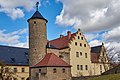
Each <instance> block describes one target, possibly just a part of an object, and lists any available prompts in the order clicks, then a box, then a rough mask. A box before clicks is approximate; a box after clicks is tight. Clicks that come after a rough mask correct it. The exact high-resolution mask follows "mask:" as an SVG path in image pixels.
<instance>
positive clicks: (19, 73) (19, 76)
mask: <svg viewBox="0 0 120 80" xmlns="http://www.w3.org/2000/svg"><path fill="white" fill-rule="evenodd" d="M6 67H9V68H10V70H11V71H14V68H17V73H15V75H14V76H15V77H16V78H17V79H18V80H22V78H24V80H26V79H27V78H28V77H29V66H6ZM22 68H24V69H25V72H22Z"/></svg>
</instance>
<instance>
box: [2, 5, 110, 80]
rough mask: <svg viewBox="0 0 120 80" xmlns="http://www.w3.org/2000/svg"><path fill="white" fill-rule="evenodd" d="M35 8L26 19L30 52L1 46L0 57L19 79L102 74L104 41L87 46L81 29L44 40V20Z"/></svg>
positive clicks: (62, 78)
mask: <svg viewBox="0 0 120 80" xmlns="http://www.w3.org/2000/svg"><path fill="white" fill-rule="evenodd" d="M36 7H37V10H36V12H35V13H34V14H33V16H32V17H31V18H30V19H28V24H29V51H28V49H24V48H15V47H9V49H5V48H6V47H7V46H6V47H3V46H2V47H0V50H2V52H0V53H2V54H0V60H3V61H4V62H5V64H10V65H12V66H9V67H10V68H11V69H12V70H14V71H15V72H16V76H17V79H18V80H26V79H28V76H29V79H30V80H40V79H41V80H71V77H80V76H93V75H101V74H102V73H103V72H105V71H107V70H109V67H110V66H109V60H108V57H107V54H106V50H105V47H104V44H103V43H102V45H100V46H95V47H90V46H89V44H88V42H87V41H86V38H85V36H84V35H83V33H82V32H81V30H80V29H78V30H77V32H75V33H71V32H70V31H68V32H67V35H66V36H64V35H60V37H59V38H57V39H54V40H51V41H47V35H46V23H47V20H46V19H45V18H44V17H43V16H42V15H41V14H40V12H39V11H38V5H37V6H36ZM11 48H12V49H11ZM4 51H5V52H4ZM6 51H7V52H6ZM1 56H2V57H1ZM28 56H29V57H28ZM28 64H29V65H28ZM29 67H30V68H29ZM28 72H29V73H28Z"/></svg>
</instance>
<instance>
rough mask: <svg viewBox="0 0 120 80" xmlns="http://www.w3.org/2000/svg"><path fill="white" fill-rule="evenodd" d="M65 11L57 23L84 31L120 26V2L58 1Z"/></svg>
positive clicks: (112, 0) (91, 0) (97, 0)
mask: <svg viewBox="0 0 120 80" xmlns="http://www.w3.org/2000/svg"><path fill="white" fill-rule="evenodd" d="M58 1H60V2H62V3H63V10H62V11H61V14H60V15H57V16H56V23H57V24H60V25H67V26H73V27H74V28H75V29H77V28H80V29H82V30H83V31H87V32H89V31H90V32H91V31H101V30H108V29H111V28H114V27H117V26H120V23H119V21H120V14H119V13H120V7H119V6H120V0H71V1H69V0H58Z"/></svg>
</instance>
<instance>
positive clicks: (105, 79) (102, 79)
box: [87, 74, 120, 80]
mask: <svg viewBox="0 0 120 80" xmlns="http://www.w3.org/2000/svg"><path fill="white" fill-rule="evenodd" d="M87 80H120V74H109V75H102V76H99V77H94V78H89V79H87Z"/></svg>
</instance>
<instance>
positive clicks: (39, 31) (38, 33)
mask: <svg viewBox="0 0 120 80" xmlns="http://www.w3.org/2000/svg"><path fill="white" fill-rule="evenodd" d="M47 22H48V21H47V20H46V19H45V18H44V17H43V16H42V15H41V14H40V12H39V11H38V2H37V3H36V12H35V13H34V14H33V16H32V17H31V18H30V19H28V23H29V65H30V66H34V65H35V64H37V63H38V62H40V60H41V59H42V58H43V57H44V56H45V54H46V44H47V35H46V23H47Z"/></svg>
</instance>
